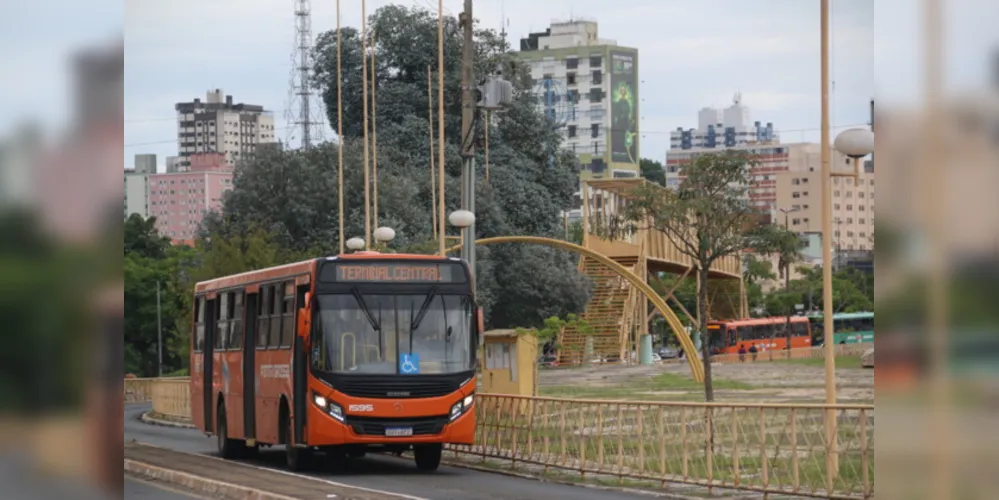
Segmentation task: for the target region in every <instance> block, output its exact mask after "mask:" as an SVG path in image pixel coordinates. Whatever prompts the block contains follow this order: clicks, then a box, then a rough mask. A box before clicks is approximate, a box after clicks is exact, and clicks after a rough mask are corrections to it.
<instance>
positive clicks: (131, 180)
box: [125, 154, 156, 219]
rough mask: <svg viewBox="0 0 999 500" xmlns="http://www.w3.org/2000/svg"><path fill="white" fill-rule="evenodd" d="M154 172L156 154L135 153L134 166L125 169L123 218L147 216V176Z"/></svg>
mask: <svg viewBox="0 0 999 500" xmlns="http://www.w3.org/2000/svg"><path fill="white" fill-rule="evenodd" d="M155 173H156V155H154V154H137V155H135V166H134V167H133V168H126V169H125V218H126V219H127V218H128V217H129V216H130V215H132V214H139V215H141V216H142V217H149V176H151V175H153V174H155Z"/></svg>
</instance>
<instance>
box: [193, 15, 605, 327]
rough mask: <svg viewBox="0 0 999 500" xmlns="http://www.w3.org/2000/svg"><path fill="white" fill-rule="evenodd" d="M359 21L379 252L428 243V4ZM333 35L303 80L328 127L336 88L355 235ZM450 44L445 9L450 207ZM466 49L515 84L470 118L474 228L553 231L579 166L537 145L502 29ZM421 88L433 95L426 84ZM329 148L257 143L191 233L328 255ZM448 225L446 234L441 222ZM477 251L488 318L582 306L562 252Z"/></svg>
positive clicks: (454, 133) (538, 118)
mask: <svg viewBox="0 0 999 500" xmlns="http://www.w3.org/2000/svg"><path fill="white" fill-rule="evenodd" d="M368 22H369V24H370V26H371V32H372V33H373V37H374V39H375V41H376V42H375V48H374V52H375V60H376V65H377V66H376V75H377V77H376V88H377V92H376V96H377V107H376V109H377V127H378V128H377V137H378V143H377V150H378V214H377V217H378V224H379V225H385V226H390V227H392V228H393V229H395V231H396V239H395V240H394V241H393V242H392V243H391V245H390V249H391V250H394V251H401V250H405V251H419V250H428V249H433V250H436V245H430V244H429V242H430V240H431V239H432V237H433V231H432V214H433V213H434V212H433V210H434V208H435V207H433V206H432V199H433V198H432V192H431V171H430V155H431V154H432V153H431V152H432V151H433V154H434V155H435V159H436V150H437V148H436V146H434V147H433V149H432V148H431V144H430V142H429V137H428V121H427V120H428V105H429V103H428V100H427V66H428V65H430V66H432V70H433V71H436V47H437V19H436V13H431V12H430V11H428V10H426V9H421V8H409V7H404V6H398V5H391V6H387V7H383V8H380V9H378V10H377V11H376V12H375V13H374V14H373V15H371V16H370V18H369V21H368ZM336 38H337V37H336V33H335V31H331V32H326V33H322V34H320V35H319V37H318V42H317V44H316V49H315V50H316V56H317V57H316V59H317V71H316V78H315V84H316V86H317V87H318V88H319V90H320V92H321V94H322V96H323V100H324V101H325V104H326V109H327V113H328V115H329V119H330V123H331V125H332V127H333V128H334V129H336V123H337V122H336V119H337V85H341V84H342V85H343V89H342V92H343V130H344V137H343V138H342V141H343V160H344V161H343V169H344V170H343V173H344V197H345V207H346V208H345V214H344V215H345V232H346V234H345V237H347V238H349V237H353V236H361V235H363V233H364V198H363V192H364V181H363V142H362V140H363V139H362V138H363V113H362V103H363V96H362V85H361V58H362V50H361V43H360V35H359V33H358V32H357V30H355V29H353V28H343V31H342V33H341V39H342V43H343V47H342V61H343V66H342V68H343V78H342V79H341V78H338V77H337V73H336V50H337V48H336ZM460 52H461V39H460V33H459V31H458V28H457V20H456V19H454V18H448V19H446V27H445V69H446V71H445V121H446V124H447V127H446V133H445V138H444V141H445V149H446V151H445V158H446V161H445V173H446V182H445V187H446V196H445V198H446V199H445V203H446V207H447V212H448V213H450V212H451V211H453V210H456V209H457V208H458V207H459V193H460V184H459V180H460V166H461V158H460V156H459V154H458V134H459V129H460V112H461V109H460V103H459V101H458V99H459V97H460V92H459V90H460V72H459V68H460V65H459V62H460ZM476 53H477V59H476V60H477V64H476V68H477V69H476V78H477V79H480V78H482V77H484V76H485V75H486V74H487V72H488V71H492V70H493V69H495V68H497V67H502V68H503V71H504V76H505V77H506V78H507V79H509V80H511V82H513V84H514V88H515V96H514V102H513V103H512V105H510V106H509V107H508V108H507V109H505V110H503V111H501V112H496V113H491V114H490V120H489V123H488V124H487V123H485V121H484V120H481V119H479V120H477V122H476V130H477V134H476V137H477V138H479V139H477V140H481V138H482V137H484V127H485V126H489V127H490V131H489V141H490V144H489V148H490V164H491V167H490V182H488V183H487V182H485V180H484V175H483V168H482V165H483V161H482V158H481V153H482V148H479V151H478V152H479V156H480V158H479V161H478V165H479V169H478V179H477V188H476V193H477V200H476V232H477V234H476V237H477V238H483V237H490V236H503V235H534V236H548V237H556V238H558V237H561V236H563V235H564V229H563V228H562V219H561V217H560V212H561V211H562V210H564V209H566V208H569V206H570V205H571V204H572V197H573V193H574V192H575V191H576V188H577V178H578V172H579V163H578V161H577V160H576V158H575V156H573V155H572V154H571V153H569V152H562V153H559V154H558V155H557V156H556V157H555V159H554V161H553V162H549V155H548V153H547V151H551V150H559V149H560V148H559V147H558V146H559V144H560V141H561V138H560V136H559V134H558V133H557V132H556V130H555V129H554V128H553V127H552V126H551V124H550V123H549V122H548V121H547V119H546V118H545V117H544V115H543V114H541V113H540V112H539V111H538V110H537V109H536V106H535V100H534V98H533V97H532V96H531V94H530V93H529V92H528V90H529V88H530V85H529V75H528V72H527V71H526V69H525V67H524V66H523V65H522V64H520V63H518V62H517V61H516V59H515V58H514V57H513V56H512V55H511V54H510V53H509V52H508V48H507V47H506V46H505V43H504V42H503V40H502V38H501V37H500V36H499V35H497V34H496V33H495V32H493V31H491V30H481V29H480V30H477V31H476ZM433 80H434V82H436V74H434V77H433ZM369 84H370V81H369ZM433 95H434V99H436V86H435V89H434V92H433ZM368 97H369V99H370V98H371V92H369V93H368ZM435 104H436V103H435ZM371 108H372V107H371V106H370V105H369V111H370V109H371ZM434 108H435V115H436V105H435V106H434ZM434 119H435V122H434V130H435V133H436V116H435V118H434ZM369 126H370V124H369ZM369 136H370V135H369ZM437 139H438V140H439V138H437ZM337 147H338V146H337V144H334V143H325V144H320V145H317V146H315V147H313V148H311V149H309V150H305V151H301V150H300V151H286V150H281V149H278V148H273V149H270V148H265V149H262V150H261V151H259V152H258V154H257V155H256V157H255V158H253V159H251V160H249V161H245V162H243V163H240V164H239V165H237V167H236V174H235V177H234V180H233V189H232V190H231V191H230V192H229V193H228V194H227V196H226V197H225V199H224V201H223V210H222V213H221V214H216V215H213V216H211V217H207V218H206V220H205V223H204V227H203V230H202V232H201V235H200V240H201V244H204V243H208V244H209V245H210V246H214V245H215V242H216V241H218V240H217V239H218V238H221V239H224V240H231V239H234V238H238V237H239V236H240V235H244V234H247V233H248V232H249V231H251V230H259V231H265V232H266V233H267V234H268V235H269V238H270V239H272V240H273V242H274V243H275V244H276V245H277V246H278V247H279V248H280V249H282V250H283V251H286V253H287V254H288V255H312V256H318V255H323V254H334V253H336V252H337V251H338V248H339V244H338V240H339V237H340V235H339V229H338V202H337V197H338V192H337V189H338V187H337V168H338V165H337V163H338V162H337ZM434 178H436V173H434ZM373 222H374V221H373ZM253 228H255V229H253ZM452 234H457V231H455V230H453V228H452ZM209 238H211V240H210V242H209ZM478 254H479V259H478V274H477V277H478V280H477V281H478V285H479V286H478V288H479V292H480V296H479V302H480V304H481V305H483V307H484V308H485V312H486V322H487V324H488V325H489V327H490V328H506V327H516V326H534V325H540V324H542V322H543V321H544V319H545V318H548V317H550V316H557V315H564V314H566V313H571V312H578V311H579V310H581V309H582V307H583V306H584V305H585V303H586V297H587V292H586V282H585V278H583V277H582V276H580V275H579V273H578V271H577V270H576V265H575V258H574V257H573V256H572V255H569V254H566V253H565V252H562V251H557V250H552V249H548V248H541V247H531V246H522V245H500V246H495V247H491V248H483V249H480V250H479V251H478ZM219 271H221V269H219ZM501 298H502V300H500V299H501Z"/></svg>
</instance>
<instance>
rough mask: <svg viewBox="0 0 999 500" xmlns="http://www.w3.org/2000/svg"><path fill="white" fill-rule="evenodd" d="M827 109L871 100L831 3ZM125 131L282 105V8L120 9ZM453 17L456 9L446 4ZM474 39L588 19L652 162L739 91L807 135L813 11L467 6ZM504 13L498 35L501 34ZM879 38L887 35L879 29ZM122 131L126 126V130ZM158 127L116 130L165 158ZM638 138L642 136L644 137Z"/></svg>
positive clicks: (848, 30)
mask: <svg viewBox="0 0 999 500" xmlns="http://www.w3.org/2000/svg"><path fill="white" fill-rule="evenodd" d="M390 3H399V4H402V5H407V6H417V7H423V8H427V9H430V10H436V8H437V2H436V1H434V0H408V1H403V0H399V1H397V2H391V1H388V0H381V1H379V0H369V1H368V2H367V11H368V14H369V15H370V14H372V13H374V12H375V11H376V10H377V9H378V8H379V7H382V6H384V5H387V4H390ZM833 3H834V4H835V5H834V7H833V9H832V11H833V16H832V17H833V23H832V28H833V49H834V54H835V56H834V58H833V62H834V73H835V74H836V75H837V85H836V94H835V100H834V108H835V109H836V116H837V118H838V119H841V120H839V121H843V120H845V121H853V122H856V120H861V119H863V120H865V119H866V112H867V107H866V106H867V99H868V97H869V96H870V94H871V93H872V92H873V89H872V87H873V83H872V82H873V73H874V71H875V69H874V64H873V61H874V56H873V49H872V48H871V44H872V43H873V37H874V35H873V33H874V31H873V12H874V7H872V6H871V5H870V4H871V2H869V1H867V0H838V1H837V2H833ZM126 5H127V6H126V9H125V16H124V17H125V26H126V28H127V29H126V47H127V56H126V57H127V60H126V95H125V115H126V119H135V118H140V119H141V118H164V117H166V118H170V117H172V116H173V105H174V103H175V102H177V101H180V100H189V99H191V98H193V97H198V96H201V95H202V94H203V93H204V91H205V90H207V89H209V88H215V87H220V88H222V89H223V90H225V91H226V92H227V93H230V94H232V95H233V97H234V99H236V100H237V101H245V102H252V103H255V104H262V105H264V106H266V107H267V108H270V109H274V110H276V111H277V112H276V113H275V115H276V118H277V119H278V122H279V123H283V119H282V118H283V117H282V114H281V110H283V109H284V108H285V107H286V105H287V104H286V101H287V87H288V81H289V72H290V71H291V61H290V55H291V52H292V50H293V40H294V30H295V29H294V26H295V23H294V14H293V9H294V3H293V2H291V1H287V2H274V1H272V0H213V1H211V2H204V1H201V0H144V1H141V2H127V4H126ZM444 7H445V12H446V13H449V14H451V15H454V14H456V13H457V12H459V11H460V10H461V8H462V2H461V0H446V1H445V2H444ZM335 8H336V3H335V2H332V1H331V2H312V12H313V18H312V31H313V33H314V34H318V33H321V32H323V31H327V30H330V29H333V28H334V27H335V26H336V17H335V15H336V12H335ZM342 9H343V10H342V22H343V25H344V26H355V27H356V26H358V25H359V22H360V19H361V12H360V2H350V1H346V0H343V1H342ZM474 13H475V16H476V17H477V18H478V19H480V20H481V21H482V25H483V26H484V27H491V28H493V29H496V30H499V29H500V28H501V27H503V26H504V24H506V25H507V31H508V40H509V42H510V44H511V46H513V47H514V48H517V47H519V38H520V37H523V36H526V35H527V34H528V33H529V32H531V31H543V30H544V29H545V28H547V27H548V26H549V24H550V22H551V21H552V20H555V19H562V20H566V19H569V18H570V17H575V18H590V19H594V20H596V21H598V23H599V30H600V33H599V34H600V37H601V38H605V39H613V40H616V41H617V43H618V44H620V45H624V46H629V47H636V48H638V49H639V68H640V69H639V71H640V75H639V77H640V79H641V80H643V82H642V84H641V87H640V95H639V97H640V98H641V99H642V103H641V107H640V112H641V114H642V124H641V127H642V130H643V135H644V136H645V137H644V138H643V142H642V146H641V150H642V153H643V156H647V157H651V158H662V157H664V156H665V152H666V149H667V148H668V147H669V134H668V131H669V130H673V129H675V128H676V127H678V126H683V127H690V126H694V125H695V124H696V122H697V110H698V109H700V108H702V107H705V106H726V105H728V103H730V102H731V98H732V94H733V93H735V92H737V91H741V92H742V93H743V102H744V103H745V104H746V105H747V106H749V107H750V109H751V111H752V112H753V116H752V118H753V119H758V120H760V121H763V122H767V121H771V122H773V123H774V124H775V126H777V128H784V127H797V128H801V127H807V126H809V124H815V125H814V126H815V127H817V125H818V110H819V100H818V74H819V65H818V50H819V38H818V20H819V16H818V2H802V1H800V0H757V1H755V2H739V1H734V0H733V1H714V2H684V1H675V0H632V1H629V2H622V3H618V4H615V3H613V2H608V1H606V0H550V1H546V2H538V1H537V0H504V1H489V2H477V3H476V5H475V12H474ZM504 15H505V17H506V19H508V21H509V22H508V23H505V22H504ZM880 29H882V30H884V31H886V32H887V31H890V30H891V29H892V27H891V26H887V27H884V28H880ZM132 125H134V126H132ZM175 131H176V129H175V124H174V123H173V122H171V121H170V120H166V121H159V122H142V124H141V126H140V125H139V124H138V123H133V124H127V125H126V132H125V133H126V137H125V142H126V144H130V143H139V142H151V141H157V140H160V141H162V140H166V141H167V143H165V144H164V145H162V147H161V146H159V145H155V146H150V147H145V146H143V147H132V148H126V162H130V161H131V160H130V159H128V158H130V156H131V155H132V154H134V153H137V152H145V151H146V150H147V149H148V150H150V152H156V153H159V154H160V156H166V155H167V154H175V151H176V146H175V145H173V144H170V143H169V141H170V139H171V138H172V137H173V136H174V135H175ZM644 131H647V132H648V133H645V132H644Z"/></svg>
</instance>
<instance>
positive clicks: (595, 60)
mask: <svg viewBox="0 0 999 500" xmlns="http://www.w3.org/2000/svg"><path fill="white" fill-rule="evenodd" d="M603 62H604V58H603V57H602V56H590V66H592V67H594V68H599V67H600V66H601V65H603Z"/></svg>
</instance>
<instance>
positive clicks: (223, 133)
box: [175, 89, 277, 171]
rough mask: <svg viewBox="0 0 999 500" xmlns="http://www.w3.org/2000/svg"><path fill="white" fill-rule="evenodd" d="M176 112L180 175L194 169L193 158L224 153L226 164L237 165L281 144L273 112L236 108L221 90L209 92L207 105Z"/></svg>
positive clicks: (187, 105)
mask: <svg viewBox="0 0 999 500" xmlns="http://www.w3.org/2000/svg"><path fill="white" fill-rule="evenodd" d="M175 108H176V110H177V146H178V151H179V153H180V157H181V159H180V162H179V164H178V165H177V171H186V170H188V169H189V168H190V166H191V162H190V158H189V157H190V156H191V155H193V154H198V153H222V154H224V155H225V161H226V163H228V164H230V165H235V164H237V163H239V160H240V159H242V158H252V157H253V154H254V152H255V151H256V147H257V144H264V143H273V142H276V141H277V139H276V138H275V136H274V116H273V114H272V113H271V112H270V111H266V110H264V108H263V106H258V105H254V104H244V103H239V104H233V102H232V96H231V95H224V94H223V92H222V90H220V89H215V90H214V91H209V92H208V93H207V94H206V96H205V101H204V102H202V100H201V99H195V100H194V101H192V102H180V103H177V105H176V106H175Z"/></svg>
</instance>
